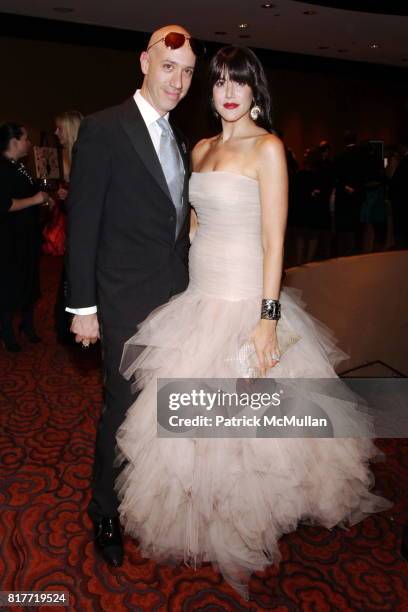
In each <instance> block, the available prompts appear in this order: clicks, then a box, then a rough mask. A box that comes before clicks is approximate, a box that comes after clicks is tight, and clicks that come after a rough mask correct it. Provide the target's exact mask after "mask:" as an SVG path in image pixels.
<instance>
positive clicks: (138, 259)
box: [66, 25, 199, 566]
mask: <svg viewBox="0 0 408 612" xmlns="http://www.w3.org/2000/svg"><path fill="white" fill-rule="evenodd" d="M198 45H199V43H198V41H194V40H193V39H192V38H191V37H190V34H189V33H188V32H187V31H186V30H185V29H184V28H182V27H180V26H176V25H172V26H166V27H164V28H161V29H160V30H157V31H156V32H154V34H153V35H152V37H151V39H150V41H149V44H148V46H147V49H146V51H143V53H142V54H141V56H140V65H141V69H142V72H143V75H144V78H143V84H142V87H141V89H140V90H137V91H136V93H135V95H134V96H133V97H132V98H131V99H129V100H126V101H125V102H124V103H123V104H121V105H119V106H115V107H113V108H109V109H107V110H104V111H101V112H99V113H97V114H95V115H92V116H89V117H87V118H86V119H85V120H84V121H83V123H82V126H81V129H80V134H79V138H78V140H77V143H76V146H75V149H74V155H73V165H72V175H71V184H70V191H69V198H68V204H67V207H68V249H67V258H66V265H67V276H68V287H69V290H68V304H69V307H68V308H67V310H68V311H69V312H72V313H73V314H74V317H73V320H72V326H71V331H72V332H73V333H74V334H75V339H76V341H77V342H80V343H82V345H83V346H84V347H88V346H89V344H90V343H94V342H96V341H97V340H98V339H99V338H101V340H102V349H103V351H102V352H103V361H104V405H103V410H102V416H101V419H100V422H99V426H98V431H97V439H96V450H95V462H94V474H93V481H92V499H91V502H90V505H89V508H88V511H89V514H90V516H91V518H92V520H93V522H94V526H95V543H96V546H97V549H98V551H99V552H100V553H101V554H102V556H103V557H104V559H105V560H106V561H107V563H108V564H110V565H112V566H119V565H121V564H122V561H123V547H122V539H121V532H120V527H119V521H118V513H117V507H118V500H117V497H116V495H115V492H114V481H115V476H116V475H117V474H116V473H115V471H114V465H113V463H114V454H115V444H116V441H115V435H116V431H117V429H118V427H119V426H120V424H121V423H122V421H123V420H124V417H125V413H126V410H127V409H128V408H129V406H130V404H131V403H132V401H133V400H134V396H132V395H131V390H130V384H129V383H128V382H127V381H125V380H124V379H123V378H122V377H121V375H120V373H119V364H120V360H121V356H122V351H123V345H124V342H125V341H126V340H127V339H128V338H129V337H131V336H132V335H133V334H134V333H135V331H136V326H137V325H138V323H140V322H141V321H143V319H145V318H146V316H147V315H148V314H149V313H150V312H151V311H152V310H154V309H155V308H157V307H158V306H160V305H161V304H164V303H165V302H167V301H168V300H169V298H170V297H171V296H173V295H175V294H177V293H179V292H181V291H183V290H184V289H185V288H186V286H187V283H188V273H187V257H188V247H189V238H188V232H189V216H190V211H189V202H188V191H187V189H188V166H189V163H188V151H187V145H186V143H185V142H184V140H183V137H182V136H181V135H180V134H179V133H178V131H177V130H176V129H175V127H174V125H173V124H172V123H171V122H169V112H170V111H172V110H173V109H174V108H175V107H176V106H177V104H178V103H179V102H180V100H182V98H184V96H185V95H186V94H187V92H188V89H189V87H190V84H191V80H192V76H193V72H194V66H195V62H196V54H195V53H196V52H197V49H198ZM193 49H195V52H193Z"/></svg>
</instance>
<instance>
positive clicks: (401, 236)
mask: <svg viewBox="0 0 408 612" xmlns="http://www.w3.org/2000/svg"><path fill="white" fill-rule="evenodd" d="M399 148H400V153H401V159H400V162H399V164H398V166H397V168H396V170H395V172H394V174H393V176H392V179H391V184H390V196H391V206H392V220H393V226H394V238H395V248H397V249H406V248H408V138H407V139H406V140H404V141H403V142H401V144H400V147H399Z"/></svg>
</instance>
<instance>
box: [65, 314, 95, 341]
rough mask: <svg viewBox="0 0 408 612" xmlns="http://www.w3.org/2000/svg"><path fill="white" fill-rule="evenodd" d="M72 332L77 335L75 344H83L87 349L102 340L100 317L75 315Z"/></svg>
mask: <svg viewBox="0 0 408 612" xmlns="http://www.w3.org/2000/svg"><path fill="white" fill-rule="evenodd" d="M71 331H72V333H73V334H75V342H78V343H79V342H82V345H83V346H85V347H87V346H89V345H90V344H95V342H97V341H98V340H99V338H100V335H99V322H98V315H97V314H89V315H75V316H74V318H73V319H72V323H71Z"/></svg>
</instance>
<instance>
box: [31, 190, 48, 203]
mask: <svg viewBox="0 0 408 612" xmlns="http://www.w3.org/2000/svg"><path fill="white" fill-rule="evenodd" d="M48 197H49V196H48V193H46V192H45V191H39V192H38V193H36V194H35V196H33V200H34V204H35V205H40V204H44V202H46V201H47V200H48Z"/></svg>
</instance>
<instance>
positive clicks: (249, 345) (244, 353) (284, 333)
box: [238, 323, 301, 378]
mask: <svg viewBox="0 0 408 612" xmlns="http://www.w3.org/2000/svg"><path fill="white" fill-rule="evenodd" d="M276 335H277V339H278V345H279V352H280V356H281V358H282V356H283V355H284V354H285V353H286V352H287V351H288V350H289V349H290V348H291V347H292V346H293V345H294V344H296V342H298V341H299V340H300V338H301V336H299V335H298V334H296V333H295V332H294V331H293V330H289V329H288V328H283V329H282V328H281V327H280V324H279V323H278V325H277V327H276ZM238 367H239V370H240V373H241V375H242V376H243V377H244V378H261V373H260V368H259V361H258V356H257V354H256V351H255V346H254V344H253V342H245V343H244V344H242V345H241V346H240V348H239V350H238Z"/></svg>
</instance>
